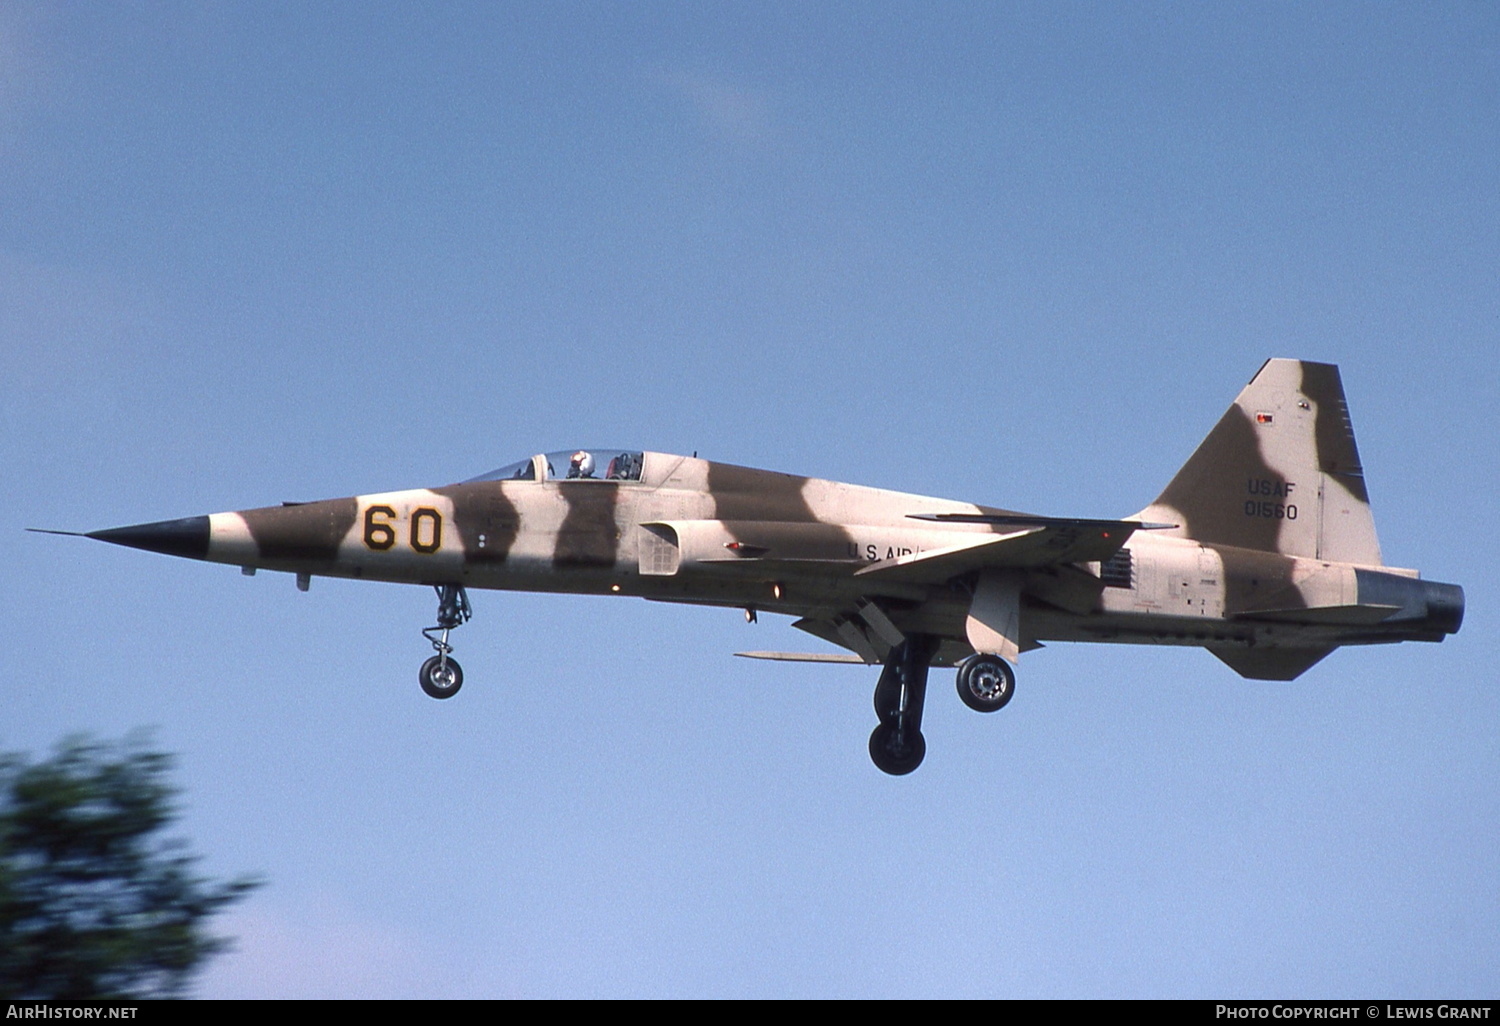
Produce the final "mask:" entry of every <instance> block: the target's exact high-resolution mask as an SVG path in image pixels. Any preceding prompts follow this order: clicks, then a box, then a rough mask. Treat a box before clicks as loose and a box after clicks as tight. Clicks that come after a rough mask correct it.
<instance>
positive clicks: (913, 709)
mask: <svg viewBox="0 0 1500 1026" xmlns="http://www.w3.org/2000/svg"><path fill="white" fill-rule="evenodd" d="M936 647H937V646H936V643H935V641H934V639H933V638H930V637H928V636H926V635H920V634H918V635H912V636H910V637H908V638H907V639H906V640H905V641H903V642H902V643H901V644H899V645H897V646H896V647H895V648H893V649H891V655H890V659H889V661H887V662H886V664H885V669H884V670H882V671H881V674H880V682H879V683H878V684H876V685H875V715H876V716H878V717H880V723H879V725H878V726H876V728H875V730H874V731H873V732H872V733H871V734H870V760H871V761H872V762H874V763H875V768H876V769H878V770H880V771H881V772H882V773H889V774H891V776H895V777H899V776H904V775H905V774H907V773H910V772H911V771H912V770H914V769H916V768H917V767H918V766H920V765H922V759H923V758H925V757H926V755H927V740H926V739H925V738H924V737H922V704H923V702H924V701H925V700H926V697H927V666H928V662H929V660H931V658H932V653H933V651H934V650H935V649H936Z"/></svg>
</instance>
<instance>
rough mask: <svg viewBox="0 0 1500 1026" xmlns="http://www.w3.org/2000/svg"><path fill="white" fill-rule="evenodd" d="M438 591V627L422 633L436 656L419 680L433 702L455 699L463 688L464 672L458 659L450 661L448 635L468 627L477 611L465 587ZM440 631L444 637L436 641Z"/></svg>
mask: <svg viewBox="0 0 1500 1026" xmlns="http://www.w3.org/2000/svg"><path fill="white" fill-rule="evenodd" d="M435 589H436V591H437V594H438V613H437V625H436V626H433V627H428V628H427V629H425V630H424V631H422V637H424V638H426V639H427V640H428V641H430V642H432V647H433V648H434V649H436V650H437V655H435V656H433V657H432V658H430V659H428V660H427V661H426V662H425V663H423V664H422V669H421V670H420V671H418V673H417V680H418V681H420V682H421V684H422V690H423V691H425V692H427V693H428V694H429V695H431V696H432V697H433V698H452V697H453V696H454V695H456V694H458V689H459V688H461V687H463V686H464V670H463V667H462V666H459V665H458V660H457V659H450V658H449V655H450V653H452V651H453V646H452V645H450V644H448V632H449V631H451V630H453V628H455V627H459V626H461V625H463V624H464V623H467V622H468V619H469V617H471V616H473V615H474V610H473V608H472V607H471V606H470V605H469V595H468V593H467V592H465V591H464V589H463V586H462V585H458V584H439V585H436V586H435ZM438 631H442V632H443V636H442V637H441V638H436V637H433V635H434V634H436V633H437V632H438Z"/></svg>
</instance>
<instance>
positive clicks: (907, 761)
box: [870, 723, 927, 777]
mask: <svg viewBox="0 0 1500 1026" xmlns="http://www.w3.org/2000/svg"><path fill="white" fill-rule="evenodd" d="M896 737H897V733H896V728H895V727H891V726H887V725H886V724H884V723H882V724H880V725H879V726H878V727H876V728H875V730H874V731H873V732H872V733H871V734H870V761H871V762H873V763H874V764H875V768H876V769H878V770H880V772H882V773H889V774H890V775H891V776H893V777H904V776H905V775H906V774H908V773H910V772H911V771H912V770H914V769H916V768H917V767H918V766H920V765H922V760H923V759H924V758H926V757H927V739H926V738H924V737H923V736H922V732H921V731H920V730H908V731H907V732H906V744H904V745H899V744H897V743H896Z"/></svg>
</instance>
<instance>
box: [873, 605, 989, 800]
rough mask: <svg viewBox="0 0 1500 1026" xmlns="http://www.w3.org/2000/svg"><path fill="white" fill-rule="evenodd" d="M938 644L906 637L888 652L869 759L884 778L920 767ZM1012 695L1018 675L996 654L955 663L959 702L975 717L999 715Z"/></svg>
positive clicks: (922, 637) (930, 639)
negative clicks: (929, 677)
mask: <svg viewBox="0 0 1500 1026" xmlns="http://www.w3.org/2000/svg"><path fill="white" fill-rule="evenodd" d="M936 651H937V639H936V638H933V637H930V636H928V635H922V634H916V635H910V636H908V637H907V639H906V640H905V641H904V642H902V643H901V644H899V645H897V646H896V647H895V648H893V649H891V656H890V659H889V660H888V661H887V662H886V664H885V669H884V670H882V671H881V674H880V683H878V684H876V685H875V715H876V716H879V717H880V725H879V726H877V727H876V728H875V731H874V733H872V734H871V735H870V759H871V761H873V762H874V763H875V767H876V768H877V769H879V770H880V771H881V772H882V773H889V774H891V775H892V776H895V777H899V776H904V775H905V774H907V773H910V772H911V771H912V770H914V769H916V768H917V767H918V766H920V765H922V759H923V757H924V756H926V754H927V740H926V739H925V738H924V737H923V736H922V703H923V701H924V700H925V699H926V697H927V667H928V664H929V662H930V661H931V660H932V656H933V653H934V652H936ZM1015 693H1016V671H1015V670H1013V669H1011V666H1010V664H1009V663H1007V662H1006V661H1005V660H1004V659H1001V658H1000V657H999V656H997V655H989V654H986V653H983V652H980V653H977V654H975V655H972V656H970V657H969V658H967V659H965V660H964V661H963V662H961V663H959V664H958V697H959V698H961V699H963V702H964V705H967V706H968V707H969V708H970V709H974V710H976V711H978V712H986V713H988V712H997V711H999V710H1000V709H1002V708H1004V707H1005V704H1006V703H1007V702H1009V701H1010V699H1011V696H1012V695H1014V694H1015Z"/></svg>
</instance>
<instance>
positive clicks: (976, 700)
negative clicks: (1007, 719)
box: [958, 653, 1016, 713]
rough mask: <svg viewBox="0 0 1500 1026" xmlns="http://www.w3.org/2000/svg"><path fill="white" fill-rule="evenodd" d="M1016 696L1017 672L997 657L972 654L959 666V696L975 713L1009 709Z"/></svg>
mask: <svg viewBox="0 0 1500 1026" xmlns="http://www.w3.org/2000/svg"><path fill="white" fill-rule="evenodd" d="M1015 693H1016V671H1015V670H1012V669H1011V668H1010V664H1009V663H1007V662H1006V661H1005V660H1004V659H1001V658H1000V657H999V656H995V655H984V654H982V653H981V654H979V655H972V656H970V657H969V658H967V659H965V660H964V661H963V662H962V663H960V664H959V667H958V697H959V698H961V699H963V703H964V705H966V706H968V707H969V708H970V709H973V710H974V711H975V712H982V713H992V712H998V711H999V710H1001V709H1003V708H1005V703H1006V702H1009V701H1010V700H1011V696H1013V695H1014V694H1015Z"/></svg>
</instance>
